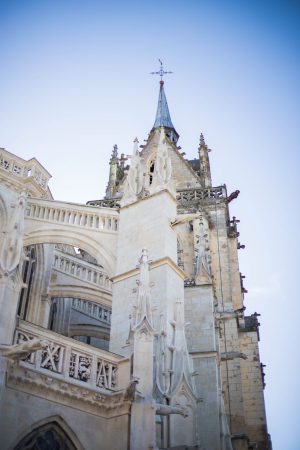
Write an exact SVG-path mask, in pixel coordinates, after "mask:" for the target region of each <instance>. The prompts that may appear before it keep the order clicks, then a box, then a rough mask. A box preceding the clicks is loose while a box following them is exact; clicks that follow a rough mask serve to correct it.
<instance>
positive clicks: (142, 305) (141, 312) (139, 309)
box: [133, 248, 153, 327]
mask: <svg viewBox="0 0 300 450" xmlns="http://www.w3.org/2000/svg"><path fill="white" fill-rule="evenodd" d="M138 267H139V269H140V279H139V280H137V285H138V295H137V303H136V306H135V308H134V313H133V327H137V326H138V325H139V324H140V323H141V322H142V321H143V319H144V318H146V319H147V321H148V322H149V325H151V326H153V319H152V305H151V293H150V286H151V284H150V280H149V271H150V267H149V258H148V250H147V249H146V248H143V250H142V255H141V257H140V259H139V265H138Z"/></svg>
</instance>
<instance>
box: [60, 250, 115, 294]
mask: <svg viewBox="0 0 300 450" xmlns="http://www.w3.org/2000/svg"><path fill="white" fill-rule="evenodd" d="M52 267H53V269H54V270H57V271H59V272H62V273H65V274H66V275H70V276H72V277H74V278H77V279H79V280H81V281H84V282H86V283H91V284H92V285H93V286H97V287H101V289H102V290H103V289H104V290H106V291H109V292H111V286H112V283H111V281H110V278H109V276H108V274H107V273H106V272H105V271H104V270H103V269H101V268H100V267H99V266H96V265H94V264H90V263H88V262H87V261H84V260H80V259H79V258H76V257H75V256H71V255H67V254H65V253H63V252H60V251H57V250H55V252H54V258H53V264H52Z"/></svg>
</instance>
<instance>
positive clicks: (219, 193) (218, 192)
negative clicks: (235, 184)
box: [176, 186, 227, 208]
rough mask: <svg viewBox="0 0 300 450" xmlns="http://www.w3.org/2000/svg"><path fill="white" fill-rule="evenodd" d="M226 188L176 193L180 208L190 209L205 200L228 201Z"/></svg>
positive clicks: (198, 189)
mask: <svg viewBox="0 0 300 450" xmlns="http://www.w3.org/2000/svg"><path fill="white" fill-rule="evenodd" d="M226 197H227V193H226V187H225V186H218V187H211V188H206V189H202V188H192V189H180V190H178V191H177V193H176V199H177V203H178V206H179V208H182V207H185V206H186V207H189V206H194V205H196V204H198V203H199V202H201V201H203V200H216V199H226Z"/></svg>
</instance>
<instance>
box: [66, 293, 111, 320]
mask: <svg viewBox="0 0 300 450" xmlns="http://www.w3.org/2000/svg"><path fill="white" fill-rule="evenodd" d="M72 308H73V309H75V310H76V311H79V312H81V313H83V314H85V315H87V316H89V317H92V318H93V319H96V320H100V321H101V322H106V323H107V324H109V325H110V323H111V310H109V309H108V308H105V307H104V306H102V305H98V304H97V303H94V302H90V301H88V300H82V299H80V298H73V300H72Z"/></svg>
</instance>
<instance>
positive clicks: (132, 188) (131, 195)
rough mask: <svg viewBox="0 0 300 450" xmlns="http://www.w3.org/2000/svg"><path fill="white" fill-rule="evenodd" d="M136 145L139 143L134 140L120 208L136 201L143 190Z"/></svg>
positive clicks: (141, 167)
mask: <svg viewBox="0 0 300 450" xmlns="http://www.w3.org/2000/svg"><path fill="white" fill-rule="evenodd" d="M138 144H139V141H138V139H137V138H135V140H134V147H133V154H132V157H131V163H130V168H129V171H128V174H127V178H126V180H125V183H124V194H123V197H122V200H121V206H126V205H128V204H130V203H133V202H134V201H136V200H137V196H138V195H140V194H141V192H142V190H143V184H144V173H143V165H142V160H141V157H140V154H139V149H138Z"/></svg>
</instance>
